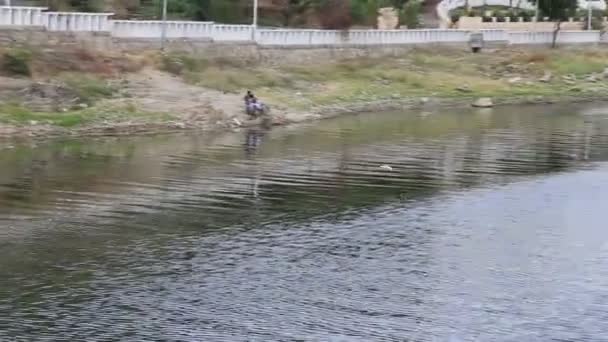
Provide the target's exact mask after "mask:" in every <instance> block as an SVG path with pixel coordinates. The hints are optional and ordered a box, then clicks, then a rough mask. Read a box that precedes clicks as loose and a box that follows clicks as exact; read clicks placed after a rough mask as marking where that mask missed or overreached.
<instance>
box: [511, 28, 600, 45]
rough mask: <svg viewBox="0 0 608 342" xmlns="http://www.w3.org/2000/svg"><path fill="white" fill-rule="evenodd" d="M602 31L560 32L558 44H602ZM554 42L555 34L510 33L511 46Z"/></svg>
mask: <svg viewBox="0 0 608 342" xmlns="http://www.w3.org/2000/svg"><path fill="white" fill-rule="evenodd" d="M601 38H602V37H601V32H600V31H560V32H559V33H558V35H557V43H562V44H582V43H587V44H589V43H600V42H601V41H602V40H601ZM552 42H553V32H530V31H511V32H509V43H510V44H550V43H552Z"/></svg>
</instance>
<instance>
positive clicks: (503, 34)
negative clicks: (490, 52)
mask: <svg viewBox="0 0 608 342" xmlns="http://www.w3.org/2000/svg"><path fill="white" fill-rule="evenodd" d="M480 32H481V33H483V40H484V41H488V42H496V41H502V42H506V41H508V40H509V32H508V31H505V30H481V31H480Z"/></svg>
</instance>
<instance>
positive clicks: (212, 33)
mask: <svg viewBox="0 0 608 342" xmlns="http://www.w3.org/2000/svg"><path fill="white" fill-rule="evenodd" d="M458 1H460V0H458ZM470 1H473V0H470ZM488 1H489V0H488ZM496 1H498V0H496ZM44 10H45V9H44V8H37V7H0V26H15V27H23V26H25V27H27V26H33V27H43V28H46V29H47V30H49V31H67V32H104V33H107V34H109V35H111V36H113V37H117V38H133V39H160V37H161V35H162V31H163V25H165V27H164V29H165V32H166V37H167V38H169V39H206V40H210V41H216V42H255V43H257V44H259V45H262V46H277V47H280V46H285V47H320V46H351V45H354V46H374V45H407V44H445V43H460V44H466V43H467V42H468V41H469V38H470V34H471V31H468V30H452V29H425V30H347V31H337V30H302V29H278V30H268V29H257V30H254V28H253V27H252V26H250V25H223V24H215V23H212V22H193V21H167V22H166V23H164V24H163V22H162V21H156V20H143V21H137V20H110V19H109V17H110V16H111V15H112V14H111V13H78V12H44ZM480 32H481V33H483V37H484V40H485V41H487V42H502V43H510V44H548V43H551V42H552V39H553V33H552V32H530V31H508V30H500V29H496V30H480ZM602 38H604V37H602V35H601V34H600V32H599V31H561V32H560V33H559V35H558V39H557V42H558V43H569V44H573V43H599V42H603V41H605V40H604V39H602Z"/></svg>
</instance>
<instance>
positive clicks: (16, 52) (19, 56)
mask: <svg viewBox="0 0 608 342" xmlns="http://www.w3.org/2000/svg"><path fill="white" fill-rule="evenodd" d="M31 60H32V54H31V53H30V52H29V51H27V50H22V49H13V50H8V51H6V52H5V53H4V54H3V55H2V70H4V71H5V72H7V73H9V74H11V75H21V76H30V75H31V74H32V71H31V69H30V62H31Z"/></svg>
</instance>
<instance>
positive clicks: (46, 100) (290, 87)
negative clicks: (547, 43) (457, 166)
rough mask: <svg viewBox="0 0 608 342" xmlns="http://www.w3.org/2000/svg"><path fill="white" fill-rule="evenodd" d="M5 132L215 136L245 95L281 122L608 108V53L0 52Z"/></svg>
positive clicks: (240, 118)
mask: <svg viewBox="0 0 608 342" xmlns="http://www.w3.org/2000/svg"><path fill="white" fill-rule="evenodd" d="M0 56H2V57H1V59H2V60H1V64H0V75H1V76H0V136H49V135H65V134H67V135H114V134H134V133H154V132H163V131H171V130H186V129H200V130H218V129H229V128H236V127H242V126H255V125H259V124H260V122H259V121H250V120H247V117H246V116H245V115H244V113H243V109H242V94H243V93H244V91H245V90H247V89H251V90H253V91H254V92H255V93H256V94H257V95H258V96H259V97H260V98H261V99H262V100H264V101H265V102H267V103H268V104H270V106H271V107H272V113H271V118H270V120H268V121H267V122H271V123H272V124H274V125H282V124H289V123H294V122H301V121H306V120H316V119H322V118H327V117H333V116H336V115H340V114H342V113H352V112H363V111H381V110H395V109H411V108H418V107H423V108H424V107H433V106H459V107H460V106H470V105H471V103H472V102H473V101H475V100H476V99H478V98H482V97H484V98H491V99H492V102H493V103H494V105H501V104H520V103H522V104H523V103H554V102H576V101H593V100H604V99H607V98H608V95H607V94H608V69H607V67H608V63H607V62H606V61H607V60H608V50H604V49H600V48H587V49H585V50H584V51H583V52H581V51H580V50H576V51H575V50H570V49H563V50H548V49H543V50H541V49H536V50H530V49H526V50H523V49H515V48H512V47H508V48H502V49H497V50H486V51H485V52H484V53H481V54H471V53H470V52H467V51H463V50H461V49H446V48H441V49H439V48H437V49H432V48H426V49H414V50H411V52H410V53H407V54H406V55H397V56H389V57H385V58H368V57H360V58H350V59H344V60H335V61H318V62H317V63H314V64H313V63H304V64H299V65H283V64H280V63H272V61H268V62H266V63H261V62H257V61H256V62H253V61H252V62H247V61H242V60H240V59H232V58H230V57H221V58H215V59H205V58H201V57H200V56H195V55H188V54H170V55H160V54H156V53H149V54H140V55H124V54H123V55H111V54H108V55H100V54H98V53H95V54H93V53H90V52H87V51H84V50H79V49H75V50H65V49H63V50H61V51H55V50H48V49H46V50H37V49H35V48H19V49H6V48H5V49H0Z"/></svg>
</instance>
